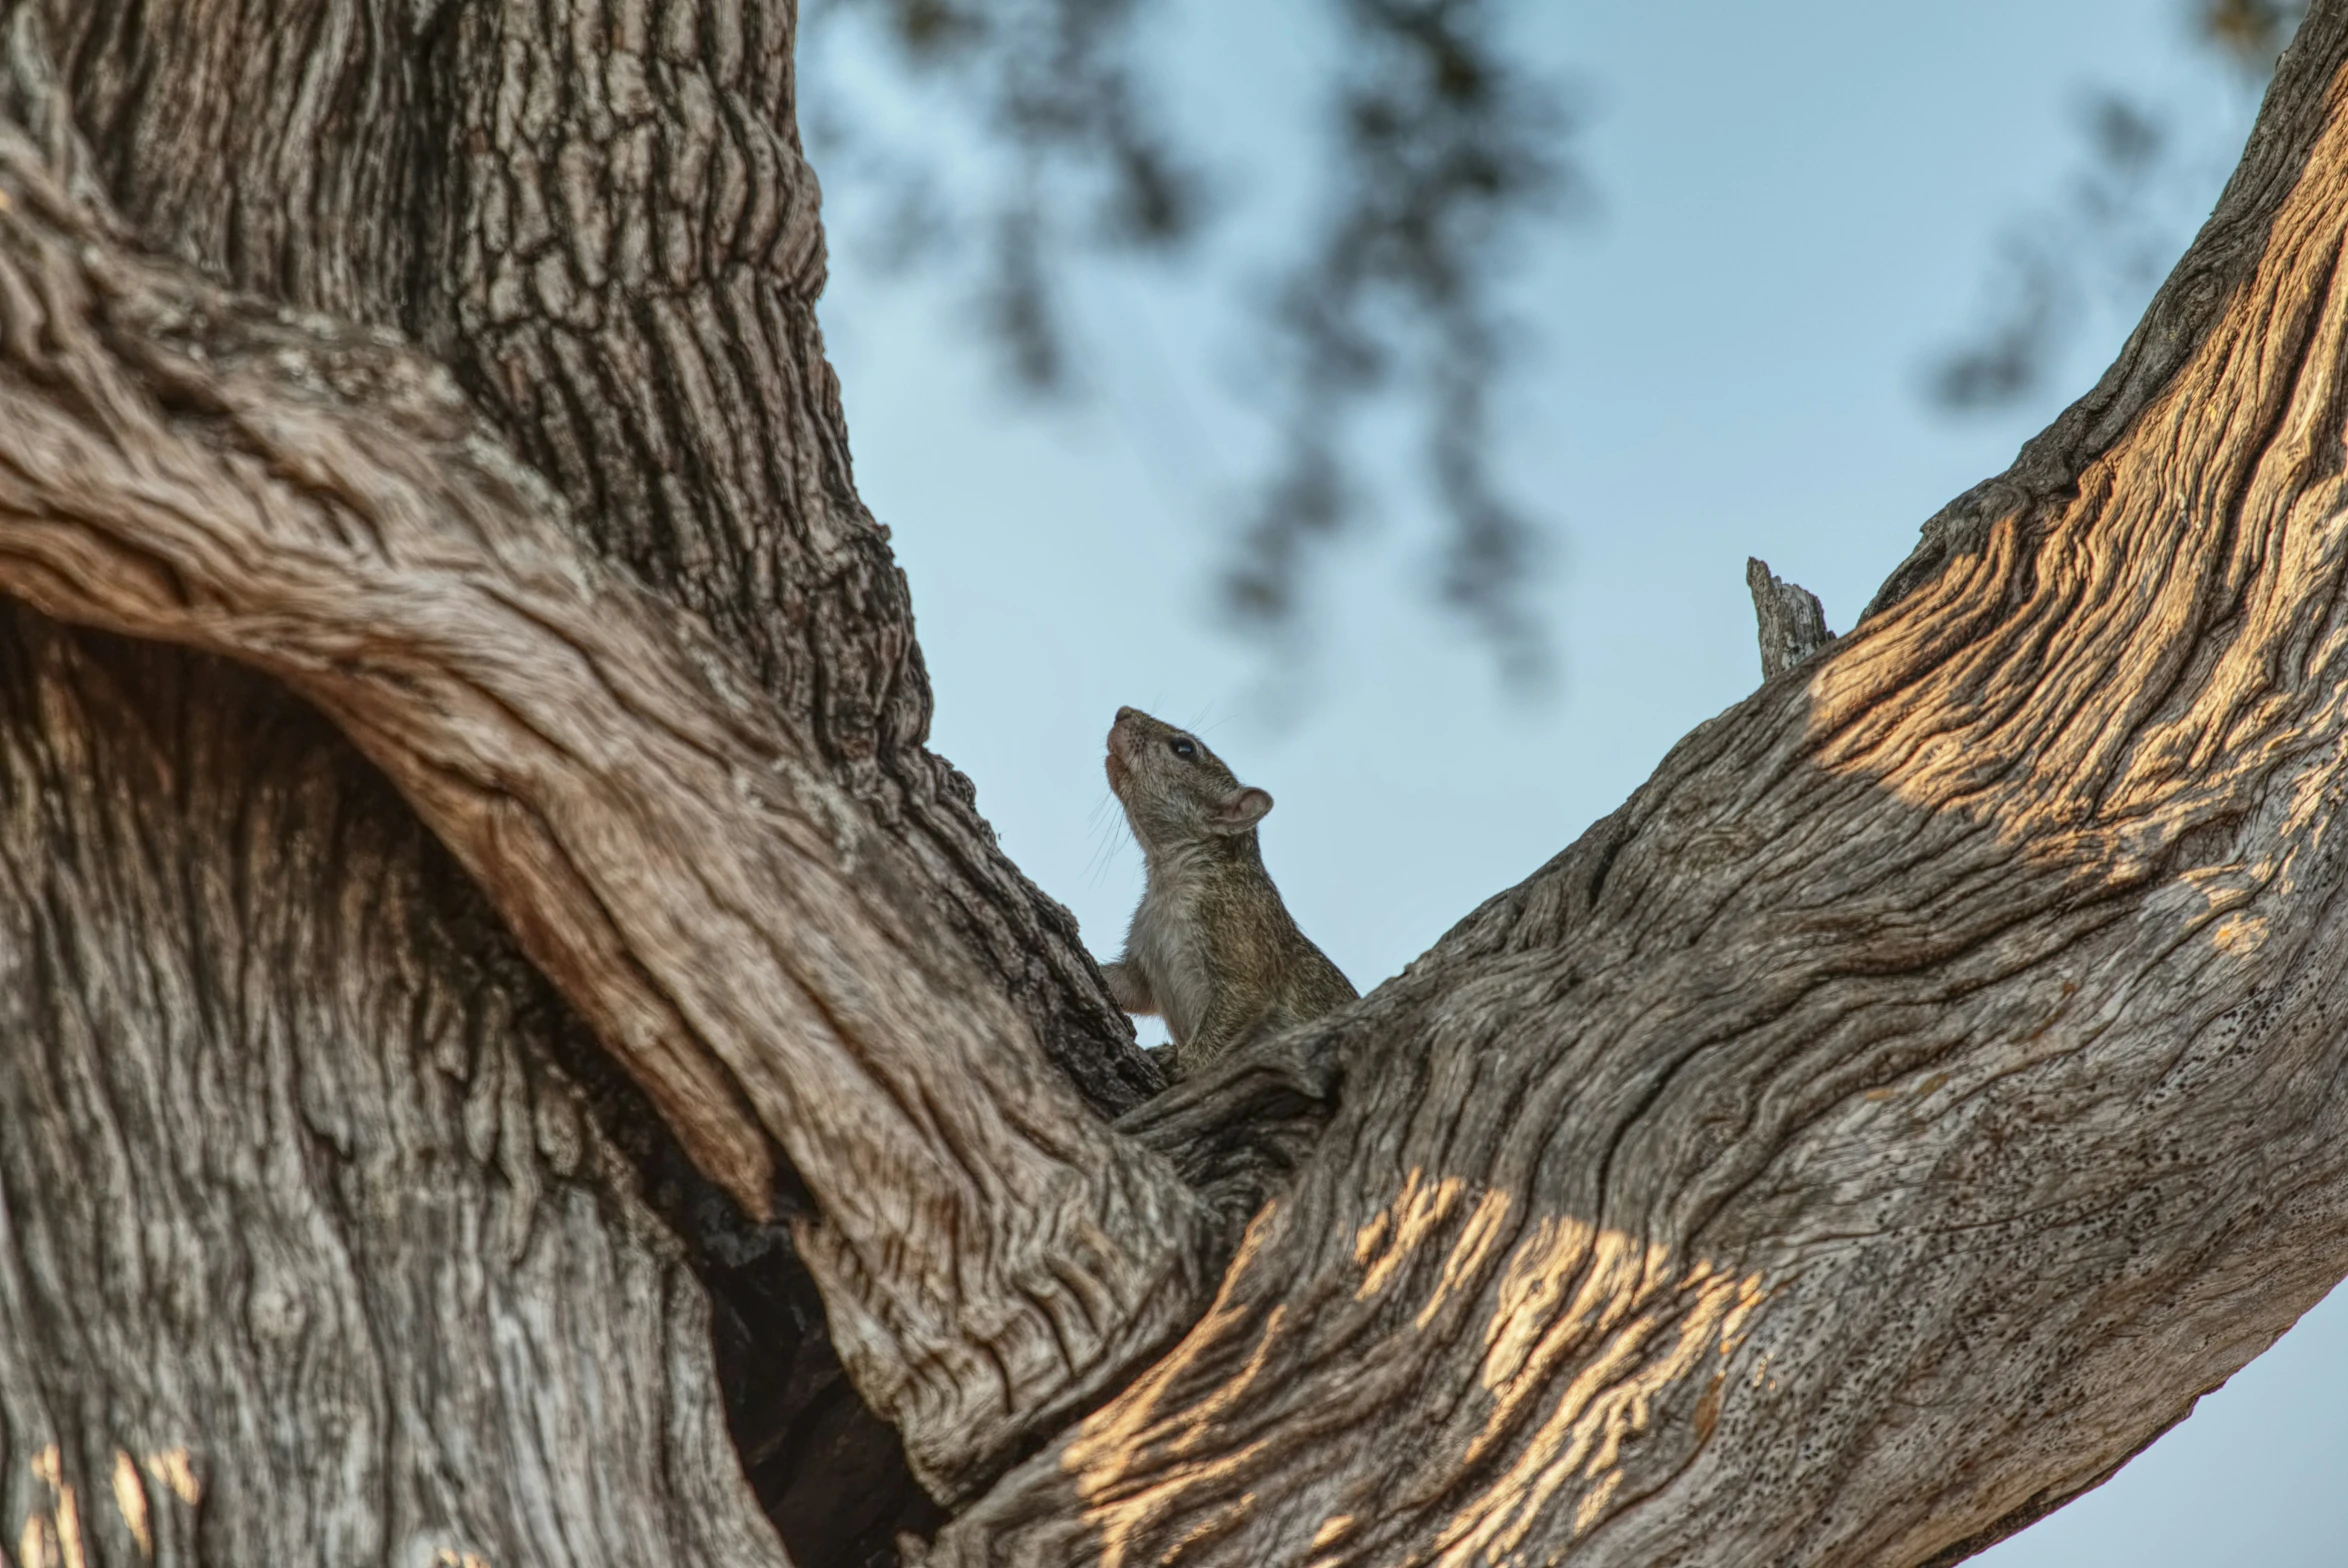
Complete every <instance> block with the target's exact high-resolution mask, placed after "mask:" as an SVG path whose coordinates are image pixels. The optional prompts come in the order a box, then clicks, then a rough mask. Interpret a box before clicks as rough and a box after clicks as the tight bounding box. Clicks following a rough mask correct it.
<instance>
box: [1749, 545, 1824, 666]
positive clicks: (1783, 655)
mask: <svg viewBox="0 0 2348 1568" xmlns="http://www.w3.org/2000/svg"><path fill="white" fill-rule="evenodd" d="M1745 586H1746V587H1747V588H1749V589H1751V590H1752V594H1753V616H1754V618H1755V619H1756V620H1757V621H1758V622H1759V623H1760V632H1761V678H1762V679H1763V680H1770V679H1773V678H1775V677H1776V676H1777V674H1778V673H1779V672H1780V671H1783V670H1790V669H1792V668H1793V667H1794V666H1795V665H1797V664H1799V663H1801V662H1802V661H1803V660H1804V659H1807V658H1808V657H1810V655H1812V654H1814V653H1816V652H1817V651H1818V650H1819V649H1821V648H1823V647H1825V646H1826V645H1827V644H1828V643H1830V642H1832V641H1834V633H1832V632H1830V631H1828V630H1827V629H1826V607H1825V606H1824V605H1822V604H1820V603H1819V602H1818V596H1817V595H1816V594H1814V593H1812V592H1811V591H1810V590H1809V589H1807V588H1804V587H1802V586H1801V585H1800V584H1799V583H1790V582H1787V581H1786V580H1785V579H1784V578H1782V577H1779V576H1777V575H1776V574H1775V573H1773V572H1771V571H1770V570H1769V563H1768V562H1767V561H1764V560H1762V559H1761V558H1760V557H1758V556H1748V557H1746V559H1745Z"/></svg>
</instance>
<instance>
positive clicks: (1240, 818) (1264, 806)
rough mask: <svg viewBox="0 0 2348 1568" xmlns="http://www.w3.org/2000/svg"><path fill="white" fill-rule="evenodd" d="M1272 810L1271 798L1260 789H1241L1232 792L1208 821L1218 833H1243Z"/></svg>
mask: <svg viewBox="0 0 2348 1568" xmlns="http://www.w3.org/2000/svg"><path fill="white" fill-rule="evenodd" d="M1271 809H1272V797H1271V796H1270V795H1269V794H1267V793H1266V792H1264V791H1263V790H1260V789H1253V788H1241V789H1237V790H1234V791H1232V792H1231V793H1230V794H1229V795H1227V796H1225V797H1224V799H1223V804H1221V805H1220V806H1217V807H1216V808H1215V814H1214V816H1213V817H1212V818H1210V819H1209V820H1210V821H1211V823H1212V824H1213V826H1214V829H1215V831H1216V832H1218V833H1245V832H1246V831H1247V830H1248V829H1249V828H1252V827H1254V826H1255V825H1256V824H1257V823H1259V822H1261V821H1263V820H1264V814H1265V813H1266V812H1268V811H1270V810H1271Z"/></svg>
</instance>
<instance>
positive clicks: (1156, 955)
mask: <svg viewBox="0 0 2348 1568" xmlns="http://www.w3.org/2000/svg"><path fill="white" fill-rule="evenodd" d="M1184 748H1187V752H1188V754H1187V755H1185V754H1184ZM1108 769H1109V788H1110V789H1111V790H1112V791H1113V792H1115V794H1116V796H1117V801H1118V804H1120V805H1121V806H1123V807H1124V808H1125V820H1126V821H1127V822H1128V823H1129V824H1131V826H1132V828H1133V836H1134V837H1135V838H1137V839H1139V840H1140V841H1141V852H1142V856H1143V859H1144V861H1145V864H1146V868H1147V876H1148V882H1147V884H1146V886H1145V888H1144V891H1143V893H1142V896H1141V904H1140V907H1138V908H1136V909H1135V910H1134V912H1133V925H1132V928H1131V929H1130V930H1129V931H1128V932H1127V933H1126V937H1125V956H1124V957H1122V958H1120V959H1119V960H1118V961H1117V962H1115V963H1113V964H1109V965H1106V966H1104V968H1103V969H1102V971H1101V972H1102V974H1103V975H1105V976H1106V977H1107V979H1108V982H1109V989H1110V991H1111V993H1112V994H1114V995H1115V997H1116V998H1117V1004H1118V1005H1119V1006H1120V1007H1123V1008H1124V1009H1125V1010H1126V1011H1127V1012H1129V1013H1157V1014H1160V1015H1162V1016H1163V1017H1164V1018H1165V1020H1166V1028H1167V1031H1168V1033H1170V1034H1172V1035H1173V1037H1174V1061H1175V1068H1176V1070H1177V1071H1178V1072H1180V1073H1184V1074H1188V1073H1191V1072H1195V1071H1197V1070H1198V1069H1199V1068H1201V1067H1204V1066H1205V1065H1207V1064H1208V1063H1210V1062H1212V1061H1214V1060H1216V1059H1217V1058H1219V1057H1221V1056H1223V1055H1225V1054H1227V1053H1228V1052H1230V1051H1232V1050H1234V1049H1236V1048H1237V1047H1239V1046H1240V1045H1242V1044H1244V1043H1246V1042H1247V1041H1249V1040H1252V1039H1255V1038H1257V1037H1258V1036H1259V1035H1264V1034H1269V1033H1272V1032H1274V1031H1276V1030H1280V1029H1285V1028H1287V1027H1288V1026H1289V1025H1291V1024H1299V1023H1303V1022H1305V1021H1306V1020H1307V1019H1312V1018H1318V1017H1320V1016H1321V1015H1322V1014H1323V1013H1327V1012H1332V1011H1334V1010H1336V1009H1337V1008H1340V1007H1343V1006H1344V1005H1345V1004H1346V1003H1348V1002H1350V1001H1352V1000H1354V998H1355V996H1356V995H1357V993H1356V992H1355V991H1354V989H1353V986H1352V985H1351V984H1350V983H1348V982H1347V980H1346V978H1345V976H1344V975H1343V974H1341V973H1340V972H1339V971H1338V968H1337V966H1336V965H1335V964H1333V963H1331V962H1329V959H1328V956H1327V955H1326V954H1324V953H1323V952H1322V951H1321V950H1320V949H1319V948H1317V947H1315V946H1313V944H1312V943H1311V942H1310V941H1309V940H1307V939H1306V937H1305V934H1304V933H1303V932H1302V931H1299V930H1298V929H1297V928H1296V922H1295V921H1294V920H1293V919H1291V918H1290V917H1289V914H1288V906H1287V905H1285V904H1283V903H1281V902H1280V890H1279V889H1278V888H1276V887H1274V886H1273V885H1272V878H1271V876H1270V875H1269V874H1268V873H1266V871H1265V870H1264V860H1263V855H1262V853H1261V851H1260V850H1259V849H1258V847H1257V844H1256V823H1257V822H1259V821H1261V820H1262V819H1263V816H1264V813H1266V812H1268V811H1270V810H1271V809H1272V797H1271V796H1270V795H1267V794H1266V793H1264V792H1263V791H1262V790H1260V789H1251V788H1249V787H1248V786H1246V785H1244V784H1241V783H1240V782H1239V780H1238V779H1237V778H1235V777H1233V776H1232V772H1231V770H1230V769H1229V768H1228V767H1226V766H1224V764H1223V759H1222V758H1220V757H1218V756H1216V755H1215V754H1214V753H1213V752H1212V751H1210V750H1208V749H1207V745H1206V742H1204V741H1202V740H1200V739H1199V738H1198V737H1197V736H1196V735H1192V734H1190V733H1189V732H1188V731H1185V730H1178V729H1176V728H1174V727H1173V726H1172V725H1170V724H1162V723H1160V722H1159V721H1158V720H1156V719H1153V718H1151V717H1150V716H1149V715H1148V714H1146V713H1143V712H1140V711H1139V710H1138V709H1134V708H1119V709H1118V710H1117V722H1116V723H1115V724H1114V725H1112V726H1111V727H1110V729H1109V757H1108Z"/></svg>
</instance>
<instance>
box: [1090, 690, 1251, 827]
mask: <svg viewBox="0 0 2348 1568" xmlns="http://www.w3.org/2000/svg"><path fill="white" fill-rule="evenodd" d="M1108 767H1109V788H1110V790H1111V791H1113V792H1114V793H1115V794H1116V796H1117V803H1118V804H1119V805H1121V806H1123V807H1124V808H1125V820H1126V821H1127V822H1129V823H1131V824H1132V825H1133V836H1134V837H1135V838H1138V839H1140V840H1141V847H1142V848H1143V849H1145V850H1151V849H1156V850H1167V849H1174V848H1178V847H1180V846H1181V845H1184V844H1191V843H1199V842H1202V841H1211V840H1214V839H1218V838H1238V837H1244V836H1245V835H1247V834H1249V833H1252V832H1253V831H1254V830H1255V825H1256V824H1257V823H1258V822H1261V821H1263V819H1264V813H1265V812H1267V811H1270V810H1271V809H1272V797H1271V796H1270V795H1267V794H1266V793H1264V792H1263V791H1262V790H1260V789H1252V788H1250V787H1249V786H1247V785H1245V784H1242V783H1240V782H1239V780H1238V779H1236V778H1234V777H1232V775H1231V770H1230V769H1229V768H1227V767H1225V766H1224V765H1223V759H1222V758H1221V757H1218V756H1216V755H1215V754H1214V753H1213V752H1211V751H1209V750H1207V743H1206V742H1205V741H1203V740H1200V739H1199V738H1198V737H1197V736H1196V735H1193V734H1191V733H1190V732H1189V731H1188V730H1178V729H1176V728H1175V727H1174V726H1173V725H1171V724H1161V723H1159V722H1158V721H1157V720H1156V719H1153V718H1151V717H1150V716H1149V715H1148V714H1146V713H1144V712H1142V711H1141V710H1140V709H1139V708H1119V709H1118V710H1117V722H1116V723H1115V724H1112V725H1110V726H1109V763H1108Z"/></svg>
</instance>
